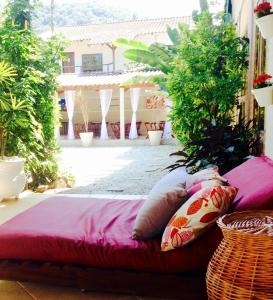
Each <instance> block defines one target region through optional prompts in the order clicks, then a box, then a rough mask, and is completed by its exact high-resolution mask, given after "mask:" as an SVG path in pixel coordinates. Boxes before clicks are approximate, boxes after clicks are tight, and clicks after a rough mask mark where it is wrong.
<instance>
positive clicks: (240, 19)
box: [227, 0, 273, 158]
mask: <svg viewBox="0 0 273 300" xmlns="http://www.w3.org/2000/svg"><path fill="white" fill-rule="evenodd" d="M267 1H268V2H270V3H271V5H272V7H273V0H267ZM259 3H261V1H257V0H228V1H227V4H229V6H230V7H232V16H233V20H234V23H235V24H236V27H237V31H238V34H239V35H240V36H242V37H248V39H249V54H250V55H249V71H248V82H247V90H246V93H245V97H244V99H243V101H244V105H245V117H246V119H249V120H251V119H253V118H254V116H257V115H258V116H259V115H261V116H262V119H261V120H262V123H263V129H264V136H263V139H264V153H265V154H266V155H267V156H269V157H270V158H273V105H269V106H266V107H265V108H261V107H258V104H257V102H256V100H255V99H254V97H253V95H252V93H251V90H252V88H253V80H254V78H255V77H256V76H258V75H260V74H262V73H268V74H270V75H272V76H273V38H269V39H264V38H263V37H262V35H261V33H260V31H259V29H258V27H257V26H256V17H255V15H254V14H253V12H254V9H255V7H256V6H257V5H258V4H259Z"/></svg>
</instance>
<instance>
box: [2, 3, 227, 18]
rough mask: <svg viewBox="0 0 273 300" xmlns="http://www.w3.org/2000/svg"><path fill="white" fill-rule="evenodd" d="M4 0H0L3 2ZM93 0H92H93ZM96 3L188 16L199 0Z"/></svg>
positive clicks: (142, 12)
mask: <svg viewBox="0 0 273 300" xmlns="http://www.w3.org/2000/svg"><path fill="white" fill-rule="evenodd" d="M3 1H4V0H0V2H3ZM42 1H43V2H44V3H45V4H49V3H50V0H42ZM93 1H94V0H93ZM96 1H97V2H98V3H101V4H106V5H107V6H110V7H113V8H116V9H119V10H122V9H127V10H130V11H132V12H135V13H136V14H137V15H139V16H143V17H150V18H153V17H172V16H173V17H175V16H190V15H191V13H192V11H193V10H195V9H197V10H198V9H199V0H167V1H163V0H161V1H160V0H96ZM81 2H92V1H88V0H55V3H56V5H57V4H62V3H71V5H73V3H81ZM213 2H219V5H218V7H216V8H215V10H216V11H217V10H219V7H223V2H224V0H214V1H213Z"/></svg>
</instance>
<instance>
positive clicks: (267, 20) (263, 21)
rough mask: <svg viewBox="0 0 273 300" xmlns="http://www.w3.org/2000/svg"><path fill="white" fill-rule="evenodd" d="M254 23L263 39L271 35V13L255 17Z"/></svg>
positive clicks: (272, 34) (272, 26)
mask: <svg viewBox="0 0 273 300" xmlns="http://www.w3.org/2000/svg"><path fill="white" fill-rule="evenodd" d="M256 24H257V26H258V27H259V29H260V31H261V34H262V36H263V38H264V39H269V38H272V37H273V14H272V15H268V16H265V17H261V18H258V19H256Z"/></svg>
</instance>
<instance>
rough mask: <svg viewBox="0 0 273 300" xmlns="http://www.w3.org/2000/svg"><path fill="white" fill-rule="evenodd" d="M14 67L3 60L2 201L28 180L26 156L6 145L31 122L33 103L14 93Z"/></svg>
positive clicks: (0, 66) (15, 194) (0, 123)
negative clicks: (28, 102) (17, 129)
mask: <svg viewBox="0 0 273 300" xmlns="http://www.w3.org/2000/svg"><path fill="white" fill-rule="evenodd" d="M15 75H16V73H15V70H14V69H13V68H12V67H11V66H10V65H9V64H7V63H5V62H0V86H1V101H0V201H1V200H3V199H6V198H11V197H18V195H19V194H20V193H21V192H22V191H23V189H24V187H25V184H26V176H25V172H24V163H25V159H24V158H20V157H17V156H8V154H9V153H8V151H7V150H6V145H7V144H8V142H9V141H10V139H12V138H13V134H14V132H15V131H16V128H19V127H22V126H28V124H29V123H28V120H29V119H31V116H30V115H31V109H32V108H31V107H30V106H29V105H28V104H27V103H26V102H25V101H24V100H17V99H16V97H15V96H13V95H12V93H11V90H10V85H11V84H12V83H13V82H14V77H15Z"/></svg>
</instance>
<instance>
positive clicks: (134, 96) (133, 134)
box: [129, 88, 140, 140]
mask: <svg viewBox="0 0 273 300" xmlns="http://www.w3.org/2000/svg"><path fill="white" fill-rule="evenodd" d="M130 96H131V107H132V111H133V114H132V121H131V128H130V133H129V139H130V140H133V139H136V138H137V137H138V134H137V125H136V112H137V108H138V103H139V97H140V88H132V89H130Z"/></svg>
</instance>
